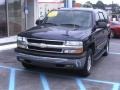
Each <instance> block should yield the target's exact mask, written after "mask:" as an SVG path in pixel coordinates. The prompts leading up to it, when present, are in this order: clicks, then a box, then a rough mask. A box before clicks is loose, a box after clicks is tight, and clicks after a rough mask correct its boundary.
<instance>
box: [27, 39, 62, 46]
mask: <svg viewBox="0 0 120 90" xmlns="http://www.w3.org/2000/svg"><path fill="white" fill-rule="evenodd" d="M27 40H28V42H31V43H44V44H51V45H63V42H62V41H54V40H53V41H52V40H41V39H27Z"/></svg>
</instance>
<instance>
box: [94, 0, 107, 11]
mask: <svg viewBox="0 0 120 90" xmlns="http://www.w3.org/2000/svg"><path fill="white" fill-rule="evenodd" d="M96 8H99V9H103V10H105V4H104V3H103V2H102V1H98V2H97V3H96Z"/></svg>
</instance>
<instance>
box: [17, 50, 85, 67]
mask: <svg viewBox="0 0 120 90" xmlns="http://www.w3.org/2000/svg"><path fill="white" fill-rule="evenodd" d="M84 55H85V54H83V56H82V57H80V58H78V57H76V58H75V57H74V58H63V57H52V56H51V57H50V56H42V55H41V54H39V55H33V54H27V53H23V52H17V59H18V60H19V61H20V62H25V63H28V64H32V65H37V66H42V67H53V68H79V69H80V68H83V67H84V64H85V61H86V58H85V56H84ZM54 56H56V55H55V54H54Z"/></svg>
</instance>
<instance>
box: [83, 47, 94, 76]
mask: <svg viewBox="0 0 120 90" xmlns="http://www.w3.org/2000/svg"><path fill="white" fill-rule="evenodd" d="M92 61H93V53H92V50H91V49H90V50H88V52H87V54H86V63H85V65H84V68H83V69H82V73H81V76H82V77H87V76H89V75H90V73H91V68H92Z"/></svg>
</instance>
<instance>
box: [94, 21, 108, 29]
mask: <svg viewBox="0 0 120 90" xmlns="http://www.w3.org/2000/svg"><path fill="white" fill-rule="evenodd" d="M96 28H107V23H106V22H104V21H97V22H96Z"/></svg>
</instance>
